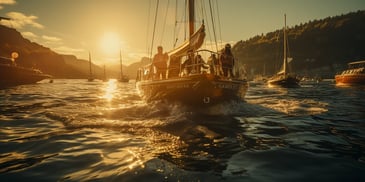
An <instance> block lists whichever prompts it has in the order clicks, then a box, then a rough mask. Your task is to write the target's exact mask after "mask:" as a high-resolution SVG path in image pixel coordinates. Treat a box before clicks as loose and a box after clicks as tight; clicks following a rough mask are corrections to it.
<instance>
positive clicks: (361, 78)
mask: <svg viewBox="0 0 365 182" xmlns="http://www.w3.org/2000/svg"><path fill="white" fill-rule="evenodd" d="M335 80H336V84H344V85H365V74H341V75H336V76H335Z"/></svg>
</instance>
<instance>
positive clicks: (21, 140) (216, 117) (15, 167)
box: [0, 80, 365, 182]
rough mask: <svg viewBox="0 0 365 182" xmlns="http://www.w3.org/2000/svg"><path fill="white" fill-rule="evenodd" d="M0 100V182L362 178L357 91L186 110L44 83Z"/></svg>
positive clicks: (302, 91) (96, 86)
mask: <svg viewBox="0 0 365 182" xmlns="http://www.w3.org/2000/svg"><path fill="white" fill-rule="evenodd" d="M0 101H1V102H0V181H15V180H17V181H30V180H31V181H88V180H91V181H280V182H281V181H288V182H289V181H311V182H313V181H331V182H333V181H365V152H364V151H365V88H364V87H336V86H335V85H334V84H333V83H332V82H322V83H319V84H312V85H311V84H305V85H302V87H301V88H294V89H278V88H268V87H266V85H261V84H258V85H254V84H252V85H251V86H250V88H249V90H248V93H247V97H246V102H245V103H226V104H222V105H218V106H214V107H209V108H187V107H184V106H181V105H179V104H172V103H170V104H167V103H151V104H149V105H148V104H146V103H145V102H143V101H142V100H141V98H140V97H139V96H138V93H137V91H136V89H135V87H134V83H118V82H116V81H109V82H98V81H96V82H86V81H85V80H54V83H48V82H47V81H45V82H41V83H38V84H34V85H23V86H17V87H13V88H7V89H1V90H0Z"/></svg>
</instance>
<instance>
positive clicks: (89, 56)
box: [89, 51, 93, 78]
mask: <svg viewBox="0 0 365 182" xmlns="http://www.w3.org/2000/svg"><path fill="white" fill-rule="evenodd" d="M89 73H90V78H92V75H93V74H92V72H91V55H90V51H89Z"/></svg>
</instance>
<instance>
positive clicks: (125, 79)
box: [119, 51, 129, 82]
mask: <svg viewBox="0 0 365 182" xmlns="http://www.w3.org/2000/svg"><path fill="white" fill-rule="evenodd" d="M119 60H120V79H119V81H120V82H129V77H128V76H127V75H124V74H123V61H122V51H120V53H119Z"/></svg>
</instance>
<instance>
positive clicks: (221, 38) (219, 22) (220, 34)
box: [215, 1, 223, 45]
mask: <svg viewBox="0 0 365 182" xmlns="http://www.w3.org/2000/svg"><path fill="white" fill-rule="evenodd" d="M215 2H216V7H217V16H218V25H219V26H218V29H219V30H218V32H219V36H220V44H221V45H222V44H223V42H222V41H223V37H222V30H221V27H222V26H221V19H220V13H219V5H218V1H215Z"/></svg>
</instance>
